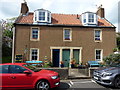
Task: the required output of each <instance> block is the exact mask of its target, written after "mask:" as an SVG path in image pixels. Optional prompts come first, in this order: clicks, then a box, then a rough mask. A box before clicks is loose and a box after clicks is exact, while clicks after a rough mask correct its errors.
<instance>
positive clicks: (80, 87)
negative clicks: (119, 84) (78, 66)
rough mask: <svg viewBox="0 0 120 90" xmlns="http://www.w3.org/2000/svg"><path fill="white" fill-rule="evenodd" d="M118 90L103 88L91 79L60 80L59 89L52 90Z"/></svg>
mask: <svg viewBox="0 0 120 90" xmlns="http://www.w3.org/2000/svg"><path fill="white" fill-rule="evenodd" d="M88 89H90V90H120V89H115V88H113V87H108V86H103V85H100V84H98V83H96V82H94V81H93V80H91V79H78V80H61V83H60V87H59V88H55V89H53V90H88Z"/></svg>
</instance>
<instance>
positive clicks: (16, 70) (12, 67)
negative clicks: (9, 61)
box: [10, 65, 27, 73]
mask: <svg viewBox="0 0 120 90" xmlns="http://www.w3.org/2000/svg"><path fill="white" fill-rule="evenodd" d="M25 70H27V69H25V68H24V67H21V66H18V65H10V71H11V73H23V72H24V71H25Z"/></svg>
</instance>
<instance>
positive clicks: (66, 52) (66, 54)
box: [62, 49, 70, 67]
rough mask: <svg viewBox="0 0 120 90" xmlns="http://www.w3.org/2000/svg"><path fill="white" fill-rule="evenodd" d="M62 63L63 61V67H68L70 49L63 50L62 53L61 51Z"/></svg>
mask: <svg viewBox="0 0 120 90" xmlns="http://www.w3.org/2000/svg"><path fill="white" fill-rule="evenodd" d="M62 61H63V63H64V66H65V67H68V66H69V62H70V49H63V51H62Z"/></svg>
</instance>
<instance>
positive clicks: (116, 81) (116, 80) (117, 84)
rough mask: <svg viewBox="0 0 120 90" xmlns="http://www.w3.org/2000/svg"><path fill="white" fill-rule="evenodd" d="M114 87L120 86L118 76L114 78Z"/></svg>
mask: <svg viewBox="0 0 120 90" xmlns="http://www.w3.org/2000/svg"><path fill="white" fill-rule="evenodd" d="M115 87H116V88H120V76H119V77H116V79H115Z"/></svg>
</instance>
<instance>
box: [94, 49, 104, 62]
mask: <svg viewBox="0 0 120 90" xmlns="http://www.w3.org/2000/svg"><path fill="white" fill-rule="evenodd" d="M97 50H100V51H101V53H100V59H99V60H97V58H96V51H97ZM95 61H98V62H103V49H95Z"/></svg>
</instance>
